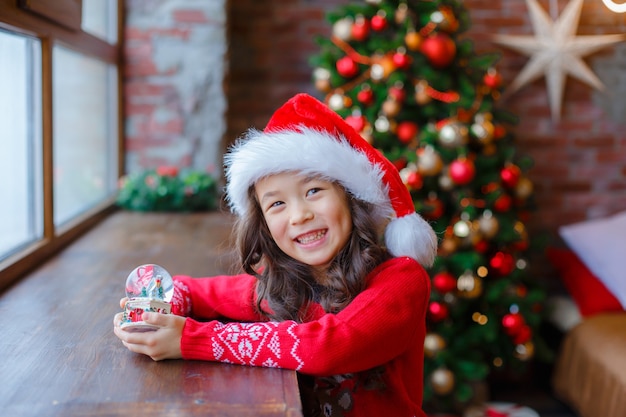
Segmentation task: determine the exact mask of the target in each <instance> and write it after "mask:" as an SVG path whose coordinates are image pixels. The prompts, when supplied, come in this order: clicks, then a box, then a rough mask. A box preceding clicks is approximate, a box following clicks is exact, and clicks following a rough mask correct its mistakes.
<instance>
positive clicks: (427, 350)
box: [424, 333, 446, 358]
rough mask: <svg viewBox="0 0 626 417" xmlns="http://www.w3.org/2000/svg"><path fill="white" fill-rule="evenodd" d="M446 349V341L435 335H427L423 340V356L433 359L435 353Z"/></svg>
mask: <svg viewBox="0 0 626 417" xmlns="http://www.w3.org/2000/svg"><path fill="white" fill-rule="evenodd" d="M445 348H446V341H445V340H444V338H443V337H441V335H439V334H437V333H428V334H426V337H425V338H424V354H425V355H426V356H427V357H429V358H433V357H435V355H437V353H439V352H440V351H442V350H443V349H445Z"/></svg>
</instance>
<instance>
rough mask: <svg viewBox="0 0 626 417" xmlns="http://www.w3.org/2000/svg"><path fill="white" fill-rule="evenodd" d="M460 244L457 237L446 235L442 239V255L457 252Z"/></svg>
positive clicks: (440, 250)
mask: <svg viewBox="0 0 626 417" xmlns="http://www.w3.org/2000/svg"><path fill="white" fill-rule="evenodd" d="M458 246H459V245H458V242H457V241H456V239H454V238H452V237H444V238H443V240H442V241H441V245H439V252H440V255H444V256H445V255H450V254H452V253H454V252H456V250H457V248H458Z"/></svg>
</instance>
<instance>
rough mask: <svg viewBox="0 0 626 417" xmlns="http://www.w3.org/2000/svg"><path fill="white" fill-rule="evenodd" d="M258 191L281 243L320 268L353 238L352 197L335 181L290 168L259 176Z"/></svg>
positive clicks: (264, 213)
mask: <svg viewBox="0 0 626 417" xmlns="http://www.w3.org/2000/svg"><path fill="white" fill-rule="evenodd" d="M255 193H256V198H257V200H258V202H259V204H260V206H261V210H262V212H263V216H264V217H265V221H266V223H267V226H268V228H269V231H270V233H271V234H272V238H273V239H274V241H275V242H276V244H277V245H278V247H279V248H280V249H281V250H282V251H283V252H285V253H286V254H287V255H289V256H290V257H292V258H294V259H296V260H298V261H300V262H302V263H305V264H307V265H311V266H313V267H315V268H316V269H317V270H318V271H324V270H325V269H326V268H327V267H328V265H329V264H330V262H331V261H332V260H333V258H334V257H335V256H336V255H337V254H338V253H339V252H340V251H341V249H342V248H343V247H344V246H345V245H346V243H347V242H348V240H349V239H350V234H351V233H352V215H351V214H350V208H349V206H348V197H347V195H346V193H345V192H344V190H343V189H342V188H341V187H339V186H338V185H336V184H335V183H332V182H329V181H325V180H322V179H319V178H314V177H306V176H302V175H298V174H296V173H293V172H286V173H281V174H274V175H270V176H268V177H265V178H263V179H261V180H259V181H258V182H257V183H256V186H255Z"/></svg>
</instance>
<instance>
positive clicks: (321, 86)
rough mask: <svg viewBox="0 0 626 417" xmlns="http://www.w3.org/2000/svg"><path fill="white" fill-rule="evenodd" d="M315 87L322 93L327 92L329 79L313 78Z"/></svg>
mask: <svg viewBox="0 0 626 417" xmlns="http://www.w3.org/2000/svg"><path fill="white" fill-rule="evenodd" d="M315 88H316V89H317V90H318V91H321V92H322V93H328V92H329V91H330V89H331V88H330V81H329V80H321V79H320V80H315Z"/></svg>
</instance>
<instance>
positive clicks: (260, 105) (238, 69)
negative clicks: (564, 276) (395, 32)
mask: <svg viewBox="0 0 626 417" xmlns="http://www.w3.org/2000/svg"><path fill="white" fill-rule="evenodd" d="M230 3H231V4H230V10H229V13H228V19H229V23H230V33H229V39H230V51H229V53H230V58H231V63H230V74H229V82H228V86H229V87H228V88H229V90H228V94H227V96H228V103H229V112H228V131H227V137H228V138H234V137H236V136H237V135H238V134H239V133H241V132H242V131H243V130H245V129H246V128H248V127H250V126H255V127H258V128H262V127H263V126H264V124H265V123H266V122H267V120H268V119H269V117H270V116H271V114H272V111H273V110H274V109H275V108H276V107H277V106H279V105H280V104H282V103H283V102H284V101H285V100H286V99H287V98H288V97H289V96H291V95H292V94H293V93H296V92H298V91H305V92H309V93H312V94H314V95H316V94H317V92H316V91H315V90H314V89H313V87H312V83H311V68H310V67H309V66H308V57H309V56H310V55H311V54H314V53H317V51H318V49H317V46H316V44H315V43H314V41H313V36H314V35H315V34H322V35H324V36H329V34H330V26H329V25H328V23H327V22H326V21H325V19H324V11H325V10H330V9H333V8H334V7H336V5H339V4H346V3H348V1H346V0H336V1H319V0H318V1H312V0H280V1H279V0H266V1H263V2H259V1H257V0H236V1H231V2H230ZM539 3H540V4H541V5H542V6H543V7H544V9H545V10H546V11H548V13H549V14H550V8H551V6H552V7H554V6H555V5H556V7H557V9H558V11H559V12H560V11H561V10H562V9H563V8H564V7H565V5H566V4H567V1H566V0H539ZM464 4H465V5H466V7H467V8H468V9H469V11H470V17H471V19H472V28H471V30H470V31H469V32H468V33H467V36H468V37H469V38H470V39H472V40H473V41H474V42H475V48H476V50H477V51H479V52H493V51H500V52H501V54H502V58H501V60H500V67H499V69H500V71H501V72H502V74H503V77H504V81H505V82H509V83H510V82H511V81H512V80H513V79H514V78H515V76H516V74H518V73H519V71H520V70H521V69H522V67H523V66H524V65H525V63H526V62H527V58H526V57H524V56H522V55H519V54H516V53H515V52H511V51H509V50H506V49H504V48H501V47H498V46H497V45H495V44H494V43H492V42H491V41H490V36H491V35H492V34H494V33H501V34H515V35H533V30H532V26H531V23H530V20H529V17H528V11H527V8H526V3H525V2H524V1H523V0H465V1H464ZM557 16H558V15H557ZM554 17H556V16H554ZM609 33H610V34H612V33H626V15H624V14H622V15H618V14H614V13H612V12H610V11H609V10H607V9H606V8H605V7H604V6H603V5H602V2H601V1H600V0H585V2H584V6H583V11H582V14H581V19H580V24H579V30H578V35H590V34H609ZM584 60H585V62H587V63H588V65H589V66H590V67H591V68H592V69H593V70H594V72H595V73H596V74H597V75H598V76H599V77H600V79H601V80H602V81H603V83H605V84H606V85H607V87H608V88H607V92H606V93H605V94H602V93H600V92H596V91H594V90H592V89H591V88H590V87H588V86H587V85H586V84H583V83H582V82H580V81H578V80H576V79H574V78H572V77H568V78H567V81H566V92H565V96H564V99H563V111H562V118H561V122H560V123H559V124H554V123H553V122H552V121H551V117H550V110H549V106H548V98H547V89H546V86H545V79H543V78H541V79H539V80H537V81H535V82H534V83H532V84H531V85H529V86H526V87H524V88H523V89H521V90H520V91H519V92H517V93H515V94H514V95H512V96H511V97H510V98H508V99H507V100H506V101H504V102H502V103H501V105H502V107H504V108H506V109H508V110H510V111H511V112H513V113H514V114H516V115H517V116H519V119H520V123H519V125H517V126H516V128H515V131H516V136H517V144H518V147H519V152H520V153H521V154H525V155H529V156H531V157H532V158H533V160H534V161H535V166H534V168H533V169H532V171H531V172H530V175H529V176H530V178H531V179H532V180H533V182H534V185H535V191H536V200H537V205H538V210H537V211H536V212H535V213H534V214H533V216H532V217H531V219H530V221H529V223H528V226H529V228H530V229H531V230H532V231H534V232H535V233H540V232H549V233H552V234H554V233H555V232H556V230H557V228H558V226H559V225H563V224H567V223H571V222H575V221H580V220H584V219H586V218H592V217H599V216H603V215H607V214H609V213H614V212H616V211H619V210H623V209H626V124H625V123H626V107H625V103H626V45H625V44H621V45H619V46H617V47H608V48H606V49H603V50H602V51H600V52H598V53H596V54H594V55H591V56H589V57H588V58H585V59H584Z"/></svg>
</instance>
